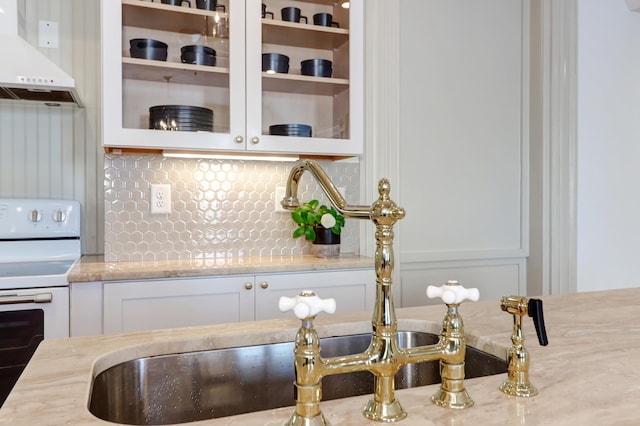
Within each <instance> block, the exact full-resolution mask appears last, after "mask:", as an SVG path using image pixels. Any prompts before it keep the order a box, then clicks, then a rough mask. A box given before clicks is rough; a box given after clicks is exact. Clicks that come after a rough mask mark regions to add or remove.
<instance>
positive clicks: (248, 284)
mask: <svg viewBox="0 0 640 426" xmlns="http://www.w3.org/2000/svg"><path fill="white" fill-rule="evenodd" d="M244 288H245V289H246V290H251V289H252V288H253V284H252V283H244Z"/></svg>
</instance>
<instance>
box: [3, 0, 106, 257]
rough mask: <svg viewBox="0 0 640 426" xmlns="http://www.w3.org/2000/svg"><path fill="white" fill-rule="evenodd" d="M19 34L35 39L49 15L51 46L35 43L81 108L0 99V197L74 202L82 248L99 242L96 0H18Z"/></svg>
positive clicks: (99, 246) (96, 247) (98, 249)
mask: <svg viewBox="0 0 640 426" xmlns="http://www.w3.org/2000/svg"><path fill="white" fill-rule="evenodd" d="M18 9H19V21H18V27H19V33H20V35H21V36H23V37H24V38H25V39H26V40H27V41H29V42H30V43H31V44H32V45H33V46H35V47H37V46H38V22H39V21H40V20H46V21H55V22H57V23H58V28H59V36H60V40H59V48H57V49H53V48H51V49H50V48H38V49H39V51H40V52H42V53H43V54H44V55H45V56H47V57H49V58H50V59H51V60H52V61H53V62H54V63H56V64H57V65H58V66H60V67H61V68H62V69H63V70H65V71H66V72H67V73H69V74H70V75H71V76H72V77H73V78H74V79H75V80H76V84H77V87H78V91H79V93H80V97H81V99H82V102H83V104H84V108H70V107H47V106H45V105H40V104H35V103H21V102H13V101H3V102H1V103H0V197H2V198H61V199H73V200H78V201H79V202H80V203H81V205H82V212H83V217H82V219H83V221H82V235H83V239H82V240H83V241H82V251H83V253H102V251H103V246H104V237H103V234H104V232H103V230H104V214H103V212H104V209H103V208H102V206H103V201H102V200H103V198H104V189H103V179H104V166H103V158H104V156H103V154H102V150H101V148H99V147H100V143H99V140H98V135H99V134H100V127H99V125H100V120H99V105H100V84H99V83H100V68H99V67H100V61H99V59H100V57H99V54H100V44H99V30H100V22H99V21H100V20H99V16H100V15H99V10H100V1H99V0H25V1H20V2H18Z"/></svg>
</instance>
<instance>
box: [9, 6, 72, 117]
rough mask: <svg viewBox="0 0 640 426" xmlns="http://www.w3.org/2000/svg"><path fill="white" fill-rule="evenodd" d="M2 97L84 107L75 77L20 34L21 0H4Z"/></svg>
mask: <svg viewBox="0 0 640 426" xmlns="http://www.w3.org/2000/svg"><path fill="white" fill-rule="evenodd" d="M0 58H2V59H1V61H2V64H1V65H0V99H1V100H19V101H35V102H41V103H45V104H47V105H56V106H58V105H77V106H82V104H81V102H80V97H79V96H78V92H77V90H76V82H75V80H74V79H73V78H72V77H71V76H70V75H69V74H67V73H66V72H64V71H63V70H62V69H61V68H60V67H59V66H58V65H56V64H54V63H53V62H52V61H51V60H50V59H49V58H47V57H46V56H45V55H43V54H42V53H40V51H38V50H37V49H36V48H35V47H33V46H32V45H31V44H29V43H28V42H27V41H26V40H25V39H23V38H22V37H20V36H19V35H18V5H17V0H0Z"/></svg>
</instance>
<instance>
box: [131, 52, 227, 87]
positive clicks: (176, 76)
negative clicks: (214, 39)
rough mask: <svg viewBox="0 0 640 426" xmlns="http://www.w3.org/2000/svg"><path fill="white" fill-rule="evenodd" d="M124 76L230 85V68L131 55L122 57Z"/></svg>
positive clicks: (138, 78) (220, 85) (136, 78)
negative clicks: (132, 56)
mask: <svg viewBox="0 0 640 426" xmlns="http://www.w3.org/2000/svg"><path fill="white" fill-rule="evenodd" d="M122 77H123V78H125V79H130V80H146V81H158V82H166V81H167V77H171V79H170V82H171V83H177V84H197V85H207V86H216V87H228V86H229V68H223V67H210V66H205V65H192V64H183V63H178V62H165V61H152V60H148V59H138V58H129V57H123V58H122Z"/></svg>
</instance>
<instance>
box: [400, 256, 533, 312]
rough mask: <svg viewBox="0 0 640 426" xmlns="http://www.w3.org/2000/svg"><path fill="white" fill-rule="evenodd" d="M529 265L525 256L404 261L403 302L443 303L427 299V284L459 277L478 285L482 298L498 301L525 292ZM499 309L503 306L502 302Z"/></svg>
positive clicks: (466, 284)
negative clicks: (523, 257)
mask: <svg viewBox="0 0 640 426" xmlns="http://www.w3.org/2000/svg"><path fill="white" fill-rule="evenodd" d="M525 269H526V267H525V261H524V260H523V259H500V260H493V261H491V260H481V261H479V260H478V261H469V262H429V263H421V264H420V263H416V264H403V266H402V272H401V274H400V275H401V278H400V279H401V283H402V291H401V292H402V296H401V299H400V306H402V307H408V306H422V305H438V304H441V303H442V300H440V299H433V300H431V299H427V296H426V290H427V286H429V285H435V286H441V285H442V284H444V283H445V282H447V281H448V280H457V281H459V282H460V284H461V285H463V286H464V287H465V288H473V287H476V288H478V289H479V290H480V300H496V301H498V300H500V297H502V296H509V295H524V294H525V293H526V285H525V272H526V271H525ZM496 309H500V307H499V305H498V303H496Z"/></svg>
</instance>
